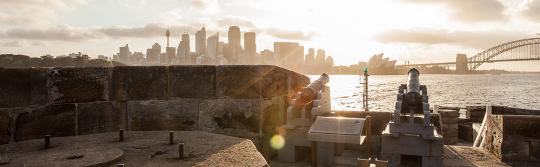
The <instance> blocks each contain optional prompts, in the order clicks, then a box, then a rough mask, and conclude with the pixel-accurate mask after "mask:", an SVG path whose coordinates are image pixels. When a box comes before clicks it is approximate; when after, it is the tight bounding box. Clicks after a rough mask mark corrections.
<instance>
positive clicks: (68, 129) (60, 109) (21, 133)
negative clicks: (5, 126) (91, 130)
mask: <svg viewBox="0 0 540 167" xmlns="http://www.w3.org/2000/svg"><path fill="white" fill-rule="evenodd" d="M75 127H76V126H75V104H59V105H52V106H48V107H43V108H38V109H36V110H34V111H31V112H24V113H21V114H20V115H19V116H18V117H17V120H16V125H15V141H22V140H28V139H36V138H42V137H43V136H44V135H51V136H52V137H59V136H73V135H75Z"/></svg>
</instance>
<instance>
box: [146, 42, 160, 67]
mask: <svg viewBox="0 0 540 167" xmlns="http://www.w3.org/2000/svg"><path fill="white" fill-rule="evenodd" d="M160 55H161V45H159V44H158V43H154V45H152V52H151V53H150V55H146V56H147V57H148V58H147V59H148V62H149V63H159V56H160Z"/></svg>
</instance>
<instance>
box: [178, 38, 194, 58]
mask: <svg viewBox="0 0 540 167" xmlns="http://www.w3.org/2000/svg"><path fill="white" fill-rule="evenodd" d="M178 47H180V49H178V60H179V61H180V62H179V63H180V64H184V65H189V64H193V63H192V60H191V55H190V53H191V48H190V45H189V34H182V41H180V46H178Z"/></svg>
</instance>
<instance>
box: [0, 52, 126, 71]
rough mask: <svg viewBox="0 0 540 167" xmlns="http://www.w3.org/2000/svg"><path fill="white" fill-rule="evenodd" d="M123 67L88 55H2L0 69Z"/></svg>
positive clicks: (0, 55) (0, 56)
mask: <svg viewBox="0 0 540 167" xmlns="http://www.w3.org/2000/svg"><path fill="white" fill-rule="evenodd" d="M120 65H123V64H121V63H118V62H110V61H106V60H101V59H91V58H90V57H89V56H88V55H81V56H76V57H56V58H55V57H52V56H49V55H46V56H41V57H30V56H26V55H14V54H0V67H12V68H13V67H70V66H71V67H96V66H97V67H107V66H120Z"/></svg>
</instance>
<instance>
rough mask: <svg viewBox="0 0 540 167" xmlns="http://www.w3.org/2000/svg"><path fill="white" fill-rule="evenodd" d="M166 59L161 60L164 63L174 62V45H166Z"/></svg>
mask: <svg viewBox="0 0 540 167" xmlns="http://www.w3.org/2000/svg"><path fill="white" fill-rule="evenodd" d="M165 55H167V56H166V60H165V61H162V63H164V64H175V62H174V61H175V60H176V48H175V47H167V49H166V50H165Z"/></svg>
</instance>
